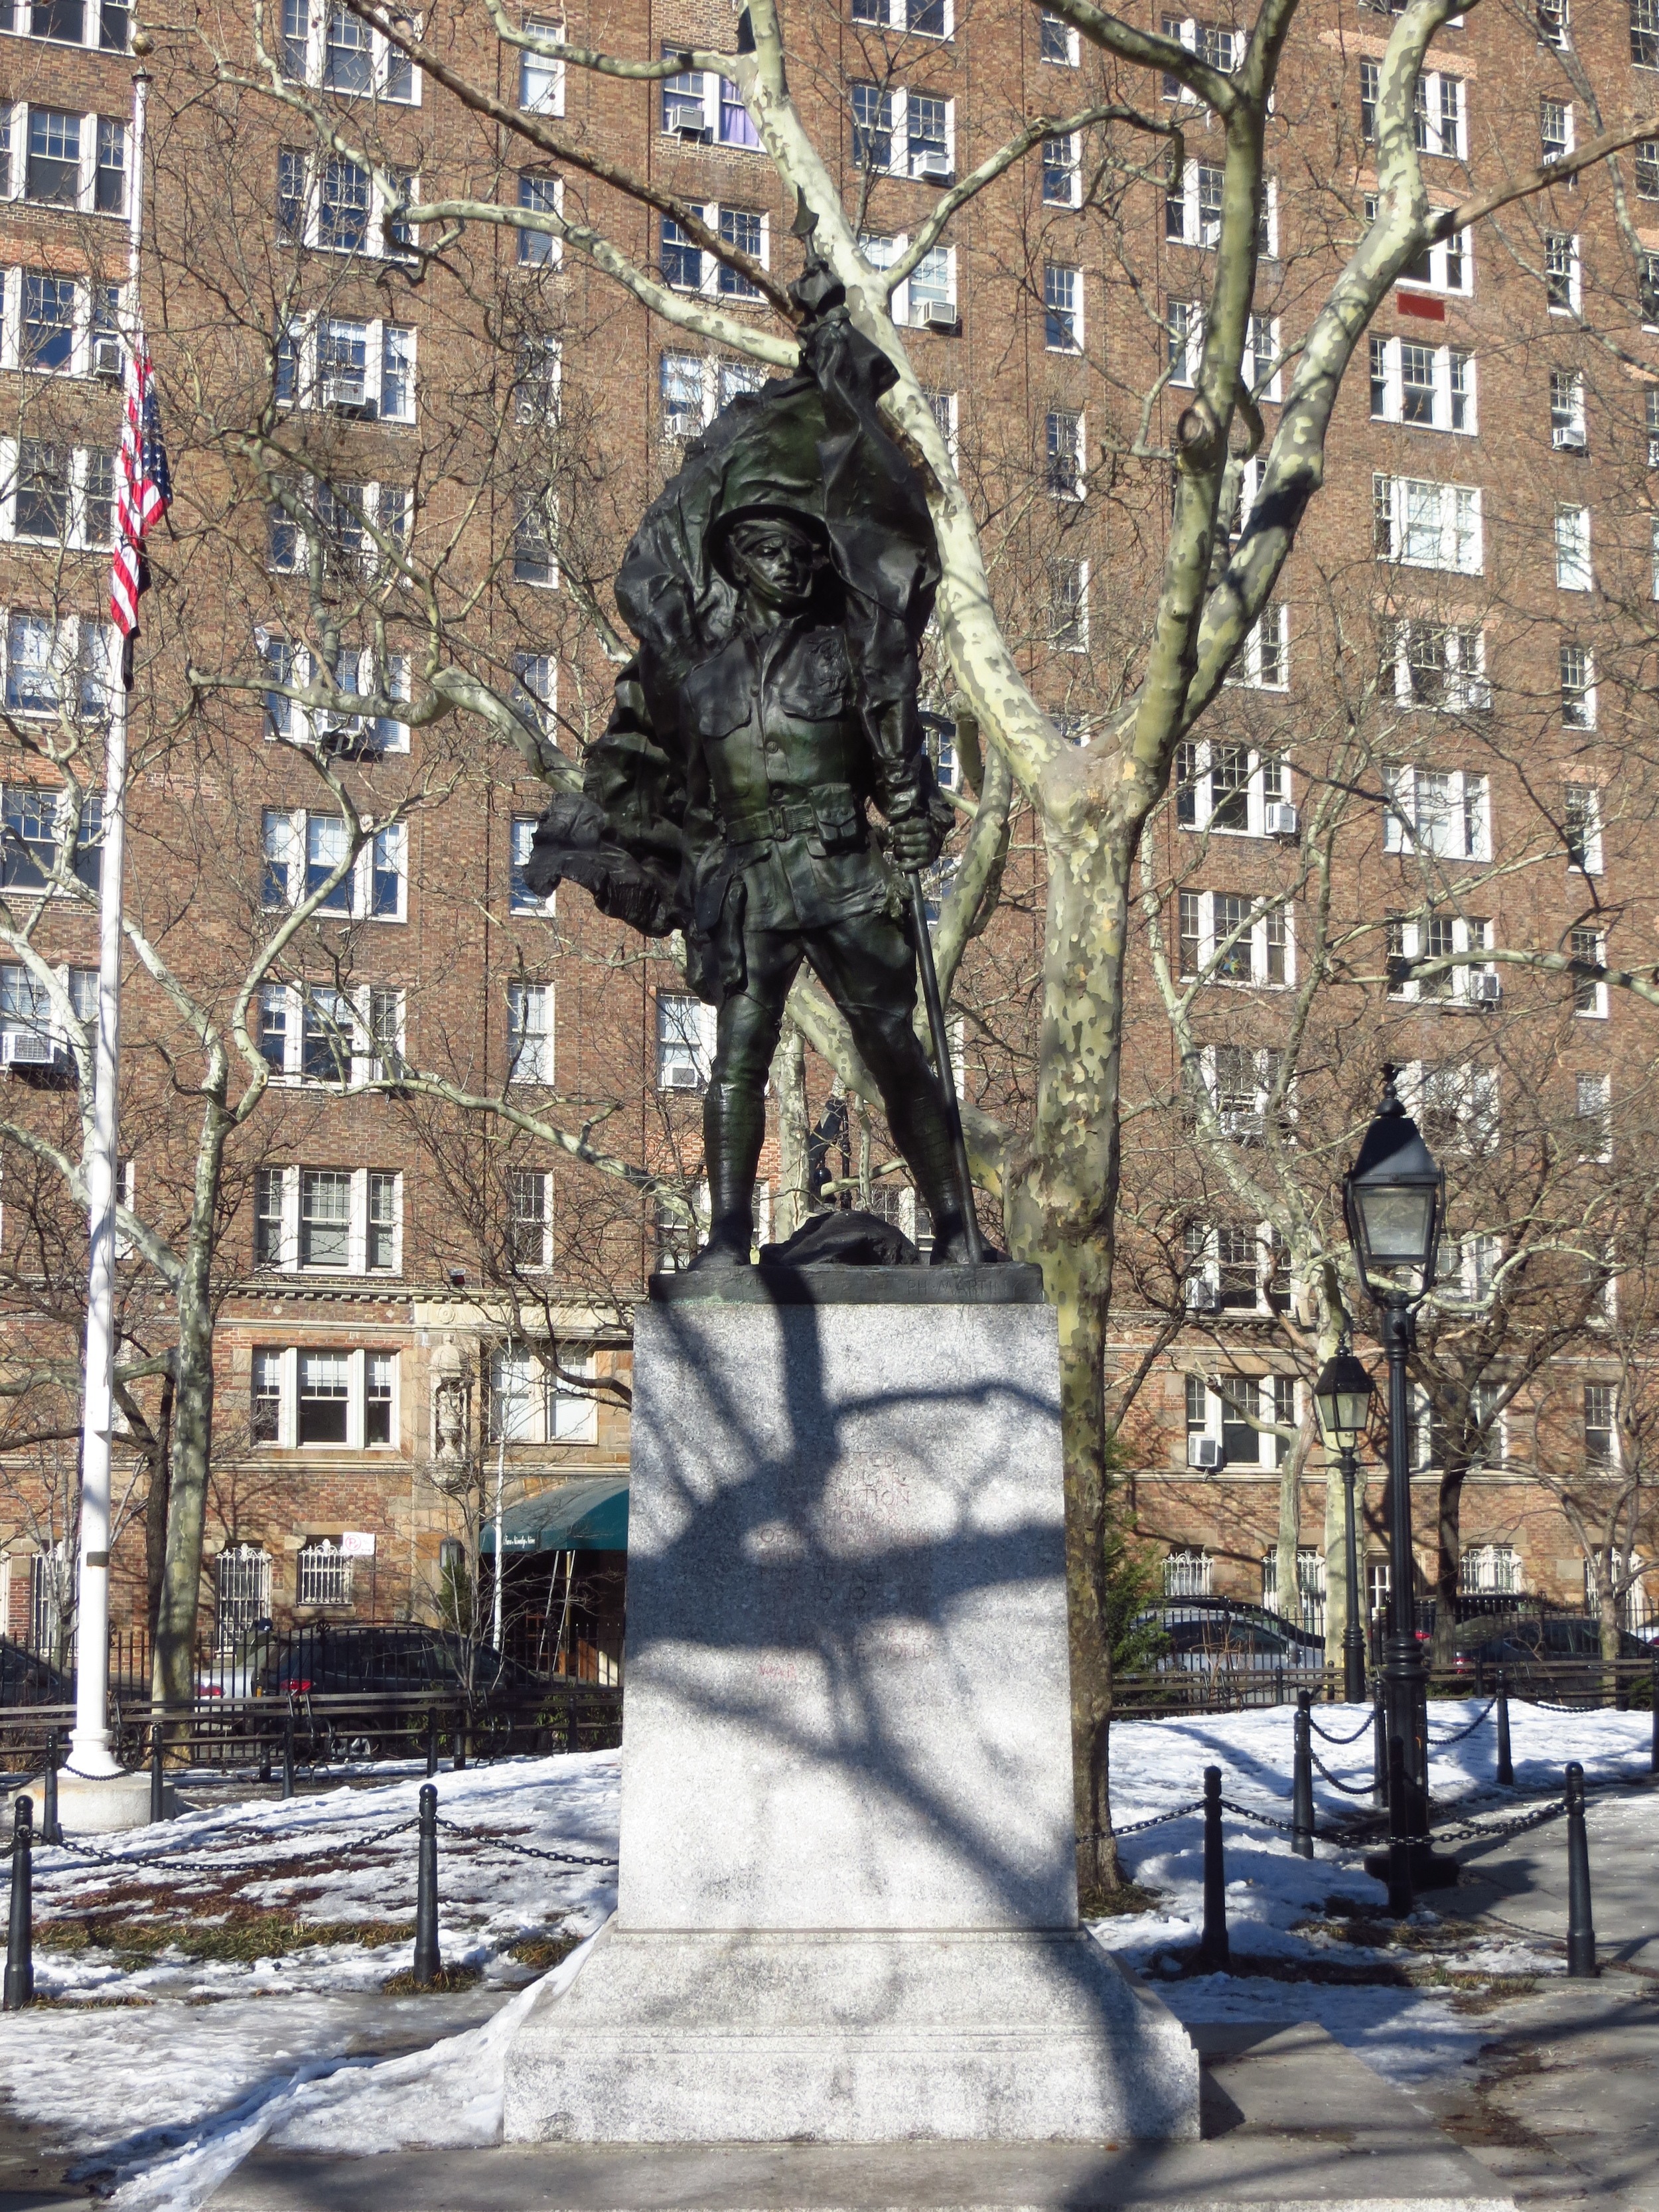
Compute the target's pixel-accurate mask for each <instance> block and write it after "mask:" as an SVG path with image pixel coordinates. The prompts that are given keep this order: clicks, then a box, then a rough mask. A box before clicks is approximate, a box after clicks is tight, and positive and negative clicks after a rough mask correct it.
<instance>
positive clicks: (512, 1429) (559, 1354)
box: [489, 1344, 599, 1444]
mask: <svg viewBox="0 0 1659 2212" xmlns="http://www.w3.org/2000/svg"><path fill="white" fill-rule="evenodd" d="M593 1374H594V1359H593V1354H592V1352H580V1351H579V1350H577V1348H576V1347H575V1346H574V1345H571V1344H556V1345H554V1346H550V1347H549V1348H548V1349H547V1350H545V1351H543V1350H539V1349H532V1348H531V1347H529V1346H522V1347H521V1346H509V1347H507V1348H504V1349H503V1350H501V1351H499V1352H495V1353H493V1354H492V1355H491V1358H490V1363H489V1419H490V1441H491V1443H509V1444H552V1443H593V1442H594V1441H595V1440H596V1439H597V1437H598V1434H599V1403H598V1401H597V1400H596V1399H595V1397H594V1396H593V1394H592V1389H589V1388H586V1387H585V1386H586V1385H588V1384H591V1383H592V1378H593Z"/></svg>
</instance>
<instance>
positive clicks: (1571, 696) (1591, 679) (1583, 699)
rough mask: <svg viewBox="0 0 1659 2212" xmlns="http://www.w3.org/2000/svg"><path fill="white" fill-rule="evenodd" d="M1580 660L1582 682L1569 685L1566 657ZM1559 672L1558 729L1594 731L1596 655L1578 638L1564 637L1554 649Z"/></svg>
mask: <svg viewBox="0 0 1659 2212" xmlns="http://www.w3.org/2000/svg"><path fill="white" fill-rule="evenodd" d="M1569 653H1577V654H1578V655H1579V656H1580V657H1581V660H1582V664H1583V676H1584V680H1583V683H1582V684H1572V685H1571V686H1570V685H1569V684H1568V682H1567V655H1568V654H1569ZM1557 659H1558V661H1559V665H1560V671H1561V726H1562V727H1563V728H1564V729H1567V730H1593V729H1594V728H1595V651H1594V649H1593V648H1592V647H1589V646H1588V645H1583V644H1581V643H1580V642H1579V641H1578V640H1577V638H1569V637H1564V638H1563V639H1562V640H1561V641H1560V643H1559V647H1558V648H1557Z"/></svg>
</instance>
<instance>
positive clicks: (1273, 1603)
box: [1261, 1545, 1325, 1636]
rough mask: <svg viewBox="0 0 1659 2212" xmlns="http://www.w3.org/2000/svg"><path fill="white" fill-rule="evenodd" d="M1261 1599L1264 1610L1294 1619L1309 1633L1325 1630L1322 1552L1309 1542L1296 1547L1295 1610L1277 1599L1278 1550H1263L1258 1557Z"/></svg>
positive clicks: (1283, 1618)
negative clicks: (1259, 1557)
mask: <svg viewBox="0 0 1659 2212" xmlns="http://www.w3.org/2000/svg"><path fill="white" fill-rule="evenodd" d="M1261 1603H1262V1607H1263V1609H1264V1611H1266V1612H1268V1613H1278V1614H1279V1617H1280V1618H1281V1619H1282V1620H1295V1621H1296V1622H1297V1624H1298V1625H1299V1626H1301V1627H1303V1628H1305V1629H1306V1630H1307V1631H1308V1632H1309V1633H1310V1635H1314V1636H1322V1635H1323V1634H1324V1632H1325V1559H1324V1554H1323V1553H1320V1552H1316V1551H1314V1550H1313V1549H1312V1548H1311V1547H1310V1546H1306V1545H1304V1546H1301V1547H1298V1549H1297V1555H1296V1605H1295V1608H1294V1610H1292V1609H1291V1607H1288V1606H1284V1605H1281V1604H1280V1603H1279V1554H1278V1553H1277V1552H1266V1553H1263V1554H1262V1559H1261Z"/></svg>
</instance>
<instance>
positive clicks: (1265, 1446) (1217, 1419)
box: [1187, 1374, 1302, 1472]
mask: <svg viewBox="0 0 1659 2212" xmlns="http://www.w3.org/2000/svg"><path fill="white" fill-rule="evenodd" d="M1191 1379H1197V1380H1201V1381H1202V1383H1203V1385H1204V1414H1205V1418H1204V1425H1203V1426H1202V1427H1201V1428H1200V1427H1199V1426H1198V1425H1197V1424H1196V1423H1194V1420H1193V1418H1192V1403H1191V1399H1190V1396H1189V1397H1188V1404H1187V1437H1188V1460H1187V1463H1188V1466H1189V1467H1190V1466H1191V1465H1192V1464H1193V1459H1192V1439H1193V1437H1209V1438H1210V1439H1211V1440H1212V1442H1213V1443H1217V1444H1220V1443H1222V1442H1223V1432H1224V1431H1225V1429H1226V1428H1227V1427H1228V1426H1229V1425H1230V1424H1229V1423H1228V1421H1227V1420H1226V1418H1225V1414H1226V1401H1225V1400H1224V1398H1223V1397H1222V1395H1221V1390H1220V1384H1221V1383H1222V1382H1223V1381H1224V1380H1225V1381H1226V1382H1228V1383H1235V1384H1236V1383H1255V1409H1254V1411H1255V1419H1254V1420H1252V1421H1251V1422H1250V1433H1251V1435H1252V1436H1253V1437H1255V1446H1256V1449H1255V1458H1254V1459H1232V1458H1227V1457H1224V1458H1223V1460H1222V1462H1221V1470H1225V1469H1229V1468H1273V1469H1276V1468H1278V1467H1279V1443H1280V1441H1281V1439H1280V1438H1279V1434H1278V1428H1279V1414H1278V1399H1277V1394H1276V1393H1275V1391H1274V1389H1273V1383H1274V1381H1275V1379H1276V1378H1275V1377H1274V1376H1273V1375H1271V1374H1267V1375H1229V1376H1225V1377H1224V1376H1219V1375H1206V1376H1202V1377H1199V1378H1191ZM1279 1379H1282V1378H1279ZM1292 1389H1293V1392H1294V1397H1293V1404H1294V1405H1295V1406H1296V1407H1297V1409H1298V1411H1297V1418H1299V1409H1300V1406H1301V1401H1302V1385H1301V1383H1300V1382H1299V1381H1296V1382H1293V1384H1292ZM1245 1411H1246V1413H1247V1417H1248V1414H1249V1408H1248V1407H1247V1408H1246V1409H1245ZM1231 1425H1233V1426H1237V1423H1233V1424H1231ZM1221 1470H1218V1472H1219V1471H1221Z"/></svg>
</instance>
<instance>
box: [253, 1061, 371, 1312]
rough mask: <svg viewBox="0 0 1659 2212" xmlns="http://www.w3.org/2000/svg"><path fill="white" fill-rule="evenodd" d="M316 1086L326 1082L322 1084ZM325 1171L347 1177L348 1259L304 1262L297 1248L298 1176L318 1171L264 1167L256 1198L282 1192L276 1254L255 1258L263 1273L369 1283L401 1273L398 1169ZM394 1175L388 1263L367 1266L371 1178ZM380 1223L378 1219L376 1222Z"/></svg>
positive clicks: (305, 1168)
mask: <svg viewBox="0 0 1659 2212" xmlns="http://www.w3.org/2000/svg"><path fill="white" fill-rule="evenodd" d="M315 1087H318V1088H321V1087H325V1086H321V1085H318V1086H315ZM326 1171H327V1172H329V1173H334V1174H346V1175H349V1176H350V1177H351V1188H350V1191H349V1196H348V1203H349V1214H348V1218H347V1224H346V1264H345V1266H344V1267H313V1266H310V1265H307V1264H306V1263H303V1262H302V1261H301V1257H300V1251H301V1188H302V1179H303V1177H304V1176H306V1175H307V1174H309V1173H313V1172H317V1170H313V1169H309V1168H307V1167H305V1166H303V1165H289V1166H288V1167H280V1168H262V1169H259V1170H257V1172H258V1175H259V1176H263V1177H264V1179H265V1181H264V1184H261V1185H258V1186H256V1196H255V1200H254V1203H255V1206H256V1207H257V1206H258V1205H259V1204H260V1202H261V1195H262V1194H264V1191H265V1190H266V1189H268V1188H269V1189H270V1193H271V1194H272V1195H276V1194H278V1193H279V1194H280V1197H281V1229H280V1231H279V1237H278V1246H277V1251H278V1256H277V1257H276V1259H274V1260H270V1259H267V1260H264V1261H258V1270H259V1272H260V1273H265V1272H266V1271H267V1270H270V1271H271V1272H274V1273H277V1274H283V1275H329V1276H333V1275H362V1276H364V1277H366V1278H367V1279H368V1280H369V1281H371V1282H392V1281H395V1280H396V1279H398V1277H400V1276H401V1275H402V1273H403V1272H404V1177H403V1170H402V1169H401V1168H345V1169H338V1168H336V1169H330V1170H326ZM371 1176H374V1177H376V1178H380V1177H384V1176H391V1177H392V1265H391V1266H390V1267H370V1266H369V1264H368V1258H369V1231H370V1226H371V1225H370V1221H369V1195H370V1193H369V1178H370V1177H371ZM256 1218H258V1219H270V1220H273V1221H274V1220H276V1218H277V1216H276V1214H275V1213H271V1214H269V1215H264V1214H256ZM376 1226H380V1225H378V1224H377V1225H376Z"/></svg>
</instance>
